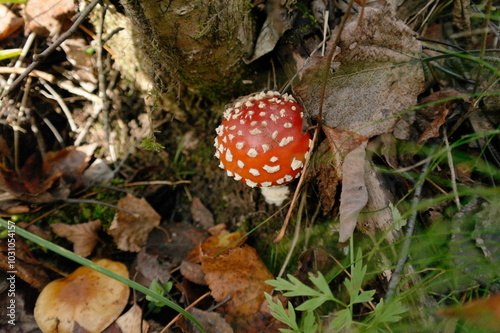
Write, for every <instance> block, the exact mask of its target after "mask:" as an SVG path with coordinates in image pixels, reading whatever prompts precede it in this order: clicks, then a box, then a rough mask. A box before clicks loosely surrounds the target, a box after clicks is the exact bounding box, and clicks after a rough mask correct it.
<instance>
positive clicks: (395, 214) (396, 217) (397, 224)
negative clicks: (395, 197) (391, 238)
mask: <svg viewBox="0 0 500 333" xmlns="http://www.w3.org/2000/svg"><path fill="white" fill-rule="evenodd" d="M389 208H390V210H391V214H392V219H393V221H394V222H393V224H394V229H396V230H401V228H402V227H404V226H405V225H406V219H404V218H403V217H402V216H401V213H400V212H399V209H397V208H396V207H394V205H393V204H392V202H389Z"/></svg>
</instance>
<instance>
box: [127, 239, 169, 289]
mask: <svg viewBox="0 0 500 333" xmlns="http://www.w3.org/2000/svg"><path fill="white" fill-rule="evenodd" d="M158 258H159V255H157V254H150V253H148V252H147V250H146V248H142V249H141V251H139V253H138V254H137V259H136V262H137V265H136V270H137V272H138V273H140V274H141V275H142V277H143V278H144V279H145V281H141V283H143V284H144V285H146V286H149V285H150V284H151V281H153V280H155V279H157V280H158V281H160V282H162V283H166V282H168V280H170V271H171V267H170V265H169V262H168V261H167V262H166V263H160V261H159V260H158Z"/></svg>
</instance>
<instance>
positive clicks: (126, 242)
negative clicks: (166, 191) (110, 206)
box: [108, 194, 161, 252]
mask: <svg viewBox="0 0 500 333" xmlns="http://www.w3.org/2000/svg"><path fill="white" fill-rule="evenodd" d="M118 206H119V207H123V208H125V209H127V210H130V211H132V212H134V213H137V214H138V216H137V217H136V216H134V215H132V214H129V213H126V212H124V211H121V210H119V211H117V212H116V214H115V217H114V219H113V222H112V223H111V226H110V227H109V229H108V234H110V235H111V236H113V240H114V241H115V243H116V246H117V247H118V248H119V249H120V250H124V251H131V252H139V251H140V250H141V246H142V245H143V244H144V243H145V242H146V240H147V238H148V234H149V232H150V231H151V230H153V228H154V227H157V226H159V225H160V219H161V216H160V215H158V213H157V212H156V211H155V210H154V209H153V207H151V206H150V205H149V203H148V202H147V201H146V199H144V198H140V199H139V198H137V197H134V196H133V195H132V194H127V195H126V196H125V197H123V198H121V199H120V200H119V201H118Z"/></svg>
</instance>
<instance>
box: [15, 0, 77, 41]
mask: <svg viewBox="0 0 500 333" xmlns="http://www.w3.org/2000/svg"><path fill="white" fill-rule="evenodd" d="M74 9H75V3H74V2H73V0H30V1H28V2H27V3H26V5H25V7H24V10H23V17H24V20H25V22H26V25H25V28H24V29H25V31H26V33H30V32H35V33H36V34H37V35H39V36H43V37H47V36H56V35H58V34H59V33H60V32H61V31H62V30H63V29H64V28H65V27H66V25H67V26H68V27H69V25H68V24H69V23H70V22H71V21H70V19H71V16H72V13H73V12H74Z"/></svg>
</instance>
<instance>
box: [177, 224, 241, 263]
mask: <svg viewBox="0 0 500 333" xmlns="http://www.w3.org/2000/svg"><path fill="white" fill-rule="evenodd" d="M244 235H245V233H243V232H233V233H230V234H226V233H223V234H220V235H214V236H210V237H208V238H207V239H205V240H204V241H203V242H201V243H200V245H199V246H197V247H195V248H194V249H193V250H192V251H190V252H189V254H188V255H187V256H186V260H187V261H190V262H194V263H199V262H200V258H201V256H216V255H219V254H221V253H222V252H223V251H225V250H229V249H230V248H235V247H238V246H241V245H242V244H243V243H245V241H246V239H247V238H246V237H243V236H244Z"/></svg>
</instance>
